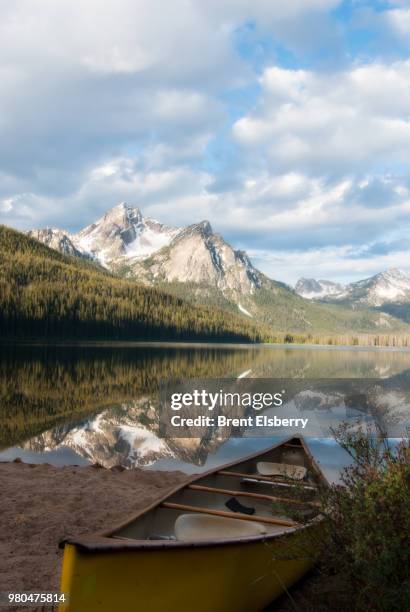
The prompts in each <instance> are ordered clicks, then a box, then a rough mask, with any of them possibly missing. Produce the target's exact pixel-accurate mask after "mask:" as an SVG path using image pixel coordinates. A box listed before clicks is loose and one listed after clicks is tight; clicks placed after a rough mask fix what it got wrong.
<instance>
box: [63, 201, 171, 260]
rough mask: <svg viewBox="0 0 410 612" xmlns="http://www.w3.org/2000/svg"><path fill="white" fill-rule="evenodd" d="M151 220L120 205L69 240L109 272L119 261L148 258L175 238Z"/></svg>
mask: <svg viewBox="0 0 410 612" xmlns="http://www.w3.org/2000/svg"><path fill="white" fill-rule="evenodd" d="M178 232H179V230H178V228H173V227H169V226H167V225H164V224H162V223H159V222H158V221H155V220H154V219H150V218H146V219H145V218H144V217H143V216H142V214H141V211H140V210H139V209H138V208H134V207H132V206H129V205H128V204H126V203H125V202H121V204H118V206H115V207H114V208H112V209H111V210H109V211H108V212H106V213H105V215H104V216H103V217H101V219H99V220H98V221H96V222H95V223H92V224H91V225H89V226H87V227H85V228H84V229H82V230H81V231H80V232H78V233H77V234H74V235H73V236H72V241H73V243H74V244H75V245H76V246H77V247H78V248H79V249H80V250H81V251H83V252H86V253H90V254H91V255H92V256H93V257H94V258H95V259H97V260H98V261H99V262H100V263H101V264H102V265H103V266H106V267H107V268H111V267H112V266H113V265H115V264H116V263H118V262H119V261H121V260H128V259H138V258H145V257H149V255H151V254H152V253H154V252H155V251H158V250H159V249H162V248H163V247H164V246H166V245H167V244H169V243H170V241H171V240H172V238H173V237H174V236H175V235H176V234H178Z"/></svg>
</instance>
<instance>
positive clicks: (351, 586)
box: [323, 425, 410, 612]
mask: <svg viewBox="0 0 410 612" xmlns="http://www.w3.org/2000/svg"><path fill="white" fill-rule="evenodd" d="M333 434H334V436H335V439H336V440H337V442H338V443H339V444H340V445H341V447H342V448H344V450H346V451H347V452H348V453H349V455H350V456H351V458H352V460H353V462H352V464H351V465H350V466H349V467H347V468H345V469H344V470H343V472H342V484H341V485H333V486H331V487H330V489H329V490H328V491H325V492H324V493H323V504H324V508H325V509H326V518H327V524H328V528H329V532H330V545H329V546H328V547H327V549H326V550H327V553H326V558H325V560H324V566H325V569H326V571H327V572H328V574H329V575H330V574H333V575H335V574H337V575H338V576H339V577H341V578H342V582H343V591H344V593H343V596H344V600H345V601H346V600H347V601H348V602H349V604H350V606H349V607H350V609H351V610H360V611H362V610H375V611H386V612H387V611H389V612H390V611H394V610H400V611H404V610H409V609H410V462H409V448H408V443H405V442H402V443H401V444H399V446H398V447H396V448H392V447H391V446H390V445H389V443H388V441H387V440H386V439H385V438H384V437H380V438H375V437H370V436H367V435H366V434H365V433H363V432H357V431H356V432H354V433H352V432H351V431H350V430H349V428H348V426H347V425H342V426H341V427H339V429H337V430H336V431H334V432H333Z"/></svg>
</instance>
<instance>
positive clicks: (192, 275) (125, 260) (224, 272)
mask: <svg viewBox="0 0 410 612" xmlns="http://www.w3.org/2000/svg"><path fill="white" fill-rule="evenodd" d="M28 235H29V236H31V237H33V238H36V239H37V240H39V241H41V242H43V243H44V244H46V245H47V246H49V247H51V248H53V249H55V250H57V251H59V252H60V253H63V254H66V255H71V256H75V257H79V258H83V259H87V260H92V261H94V262H96V263H97V264H98V265H100V266H102V267H103V268H106V269H108V270H110V271H111V272H112V273H114V274H116V275H117V276H121V277H123V278H126V279H130V280H135V281H137V282H139V283H143V284H145V285H150V286H157V287H158V288H160V289H163V290H165V291H166V292H167V293H171V294H174V295H175V296H177V297H181V298H183V299H184V300H188V301H191V302H193V303H201V304H206V305H210V306H214V307H218V308H222V309H224V310H228V311H230V312H231V313H233V314H237V315H240V316H242V317H245V318H247V319H248V320H252V321H254V322H255V323H257V324H261V325H263V326H264V328H265V329H270V330H273V331H275V332H282V333H286V332H289V331H292V332H303V333H305V332H322V331H323V332H335V333H338V332H343V333H344V332H348V331H360V332H391V331H409V328H407V326H405V325H403V323H402V322H401V321H398V320H397V319H396V318H394V317H392V316H390V315H389V314H388V313H379V312H374V311H373V310H372V309H369V308H366V305H365V304H363V308H362V309H361V310H360V312H357V311H356V310H354V309H352V308H350V305H349V304H347V305H346V307H342V306H341V305H340V304H336V305H333V304H319V303H316V301H315V300H312V299H305V298H306V297H309V298H311V297H316V296H311V295H303V291H302V295H298V293H301V292H300V291H294V290H293V289H292V288H291V287H289V286H288V285H285V284H284V283H280V282H277V281H275V280H271V279H269V278H268V277H267V276H265V275H264V274H263V273H262V272H260V271H259V270H257V269H256V268H255V267H254V266H253V265H252V263H251V261H250V259H249V257H248V256H247V254H246V253H245V252H244V251H240V250H235V249H234V248H232V246H231V245H230V244H228V243H227V242H226V241H225V240H224V238H223V237H222V236H221V235H219V234H217V233H214V232H213V230H212V227H211V225H210V224H209V222H208V221H202V222H200V223H197V224H194V225H190V226H188V227H171V226H169V225H165V224H163V223H160V222H159V221H156V220H154V219H152V218H148V217H143V215H142V213H141V211H140V210H139V209H138V208H135V207H133V206H130V205H128V204H126V203H124V202H122V203H120V204H118V205H117V206H115V207H114V208H112V209H110V210H108V211H107V212H106V213H105V214H104V215H103V217H101V218H100V219H98V220H97V221H96V222H95V223H92V224H91V225H89V226H87V227H85V228H84V229H82V230H80V231H79V232H77V233H74V234H71V233H69V232H65V231H63V230H61V229H50V228H46V229H36V230H31V231H30V232H28ZM309 282H310V281H309ZM315 282H316V281H315Z"/></svg>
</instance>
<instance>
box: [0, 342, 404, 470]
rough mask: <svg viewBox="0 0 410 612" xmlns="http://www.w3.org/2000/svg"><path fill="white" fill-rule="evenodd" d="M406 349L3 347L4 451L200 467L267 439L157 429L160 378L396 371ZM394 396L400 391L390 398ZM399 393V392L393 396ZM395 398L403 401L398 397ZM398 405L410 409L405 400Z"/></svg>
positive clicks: (0, 429)
mask: <svg viewBox="0 0 410 612" xmlns="http://www.w3.org/2000/svg"><path fill="white" fill-rule="evenodd" d="M407 370H410V353H408V352H398V351H397V352H395V351H379V350H378V351H374V350H373V351H371V350H360V349H326V348H306V347H303V348H296V347H292V348H290V347H289V348H287V347H286V348H284V347H279V346H243V345H241V346H232V345H224V346H222V345H155V346H152V345H136V344H127V345H108V344H107V345H98V346H95V345H94V346H91V345H89V346H86V345H82V346H76V347H66V346H25V347H23V346H3V347H0V450H2V451H3V452H0V460H1V459H3V460H5V459H10V458H13V457H15V456H20V457H22V458H23V459H24V460H27V461H33V462H36V461H48V462H50V463H55V464H57V465H61V464H64V463H78V464H82V463H86V462H92V463H94V462H98V463H100V464H102V465H104V466H105V467H112V466H114V465H122V466H124V467H132V466H151V467H154V468H161V469H162V468H166V469H177V468H178V469H184V470H186V471H189V472H192V471H198V469H199V468H202V469H203V468H204V467H206V468H209V467H211V466H213V465H217V464H221V463H225V462H227V461H229V460H233V459H234V458H236V457H239V456H241V455H245V454H247V453H248V452H252V451H254V450H258V449H259V448H263V447H264V446H265V447H266V446H269V445H270V444H272V439H271V438H265V439H259V440H257V439H249V438H244V439H235V440H233V439H232V440H228V441H226V440H220V439H218V438H216V437H212V436H211V437H204V438H203V439H200V438H190V439H187V438H178V439H177V438H173V439H161V438H159V437H158V426H159V414H158V397H157V390H158V385H159V382H160V381H161V380H163V379H175V378H218V377H221V378H236V377H240V376H241V375H243V374H245V375H246V376H248V377H249V376H250V377H254V378H319V377H320V378H380V377H382V378H392V379H397V380H399V381H400V380H401V378H402V379H403V380H408V376H407V372H406V371H407ZM393 399H394V398H393ZM394 402H396V400H395V399H394ZM396 403H397V402H396ZM400 410H401V411H402V412H403V410H404V411H405V410H407V403H406V402H405V403H404V404H403V402H402V404H401V407H400Z"/></svg>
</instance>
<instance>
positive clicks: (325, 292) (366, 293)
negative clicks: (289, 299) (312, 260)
mask: <svg viewBox="0 0 410 612" xmlns="http://www.w3.org/2000/svg"><path fill="white" fill-rule="evenodd" d="M295 291H296V293H298V294H299V295H301V296H303V297H304V298H307V299H311V300H312V299H313V300H325V301H326V302H330V301H336V302H337V301H339V302H340V301H342V302H348V303H357V304H361V305H363V306H370V307H381V306H384V305H385V304H391V303H395V304H406V303H410V274H407V273H406V272H403V271H402V270H399V269H397V268H391V269H390V270H386V271H385V272H380V273H379V274H376V275H375V276H371V277H370V278H366V279H364V280H361V281H357V282H354V283H350V284H348V285H341V284H339V283H333V282H331V281H324V280H319V281H316V280H314V279H303V278H301V279H300V280H299V281H298V282H297V283H296V286H295Z"/></svg>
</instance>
